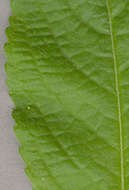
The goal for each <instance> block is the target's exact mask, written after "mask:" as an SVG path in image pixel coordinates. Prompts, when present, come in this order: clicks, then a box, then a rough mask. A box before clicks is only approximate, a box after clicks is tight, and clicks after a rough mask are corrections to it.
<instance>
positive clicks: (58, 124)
mask: <svg viewBox="0 0 129 190" xmlns="http://www.w3.org/2000/svg"><path fill="white" fill-rule="evenodd" d="M11 8H12V16H11V17H10V27H9V28H7V37H8V43H7V44H6V45H5V51H6V55H7V58H8V63H7V64H6V72H7V76H8V80H7V85H8V87H9V90H10V96H11V97H12V99H13V101H14V103H15V109H14V111H13V118H14V119H15V121H16V126H15V133H16V136H17V138H18V140H19V142H20V144H21V146H20V154H21V156H22V158H23V159H24V161H25V163H26V169H25V170H26V173H27V175H28V177H29V179H30V181H31V183H32V184H33V187H34V190H129V150H128V147H129V16H128V13H129V0H11Z"/></svg>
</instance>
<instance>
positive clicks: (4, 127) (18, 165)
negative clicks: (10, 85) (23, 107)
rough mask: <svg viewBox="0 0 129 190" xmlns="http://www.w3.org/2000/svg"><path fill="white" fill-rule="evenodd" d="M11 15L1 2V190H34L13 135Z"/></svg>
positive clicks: (6, 3)
mask: <svg viewBox="0 0 129 190" xmlns="http://www.w3.org/2000/svg"><path fill="white" fill-rule="evenodd" d="M9 15H11V10H10V6H9V0H0V190H32V187H31V184H30V182H29V181H28V179H27V177H26V176H25V173H24V167H25V165H24V163H23V161H22V159H21V158H20V155H19V153H18V146H19V145H18V142H17V140H16V138H15V136H14V133H13V126H14V121H13V120H12V118H11V110H12V108H13V103H12V101H11V100H10V97H9V96H8V89H7V87H6V85H5V80H6V74H5V71H4V64H5V62H6V61H7V60H6V59H5V55H4V51H3V46H4V44H5V42H6V41H7V39H6V36H5V28H6V27H7V26H8V17H9Z"/></svg>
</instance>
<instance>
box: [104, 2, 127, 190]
mask: <svg viewBox="0 0 129 190" xmlns="http://www.w3.org/2000/svg"><path fill="white" fill-rule="evenodd" d="M107 9H108V16H109V25H110V33H111V41H112V54H113V60H114V73H115V88H116V96H117V109H118V120H119V133H120V164H121V165H120V169H121V190H125V181H124V152H123V150H124V145H123V128H122V113H121V101H120V89H119V77H118V62H117V56H116V43H115V35H114V33H113V24H112V9H111V0H107Z"/></svg>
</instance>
